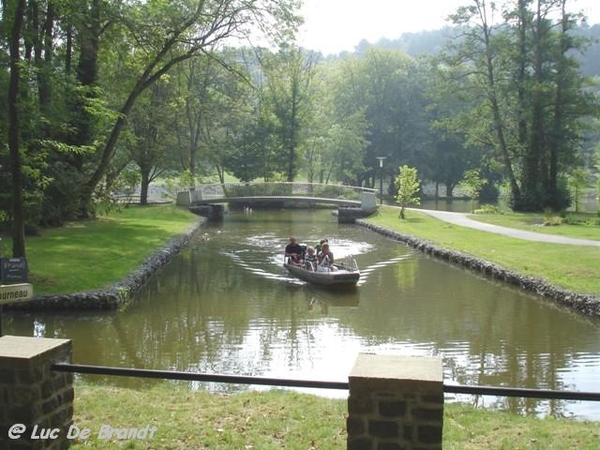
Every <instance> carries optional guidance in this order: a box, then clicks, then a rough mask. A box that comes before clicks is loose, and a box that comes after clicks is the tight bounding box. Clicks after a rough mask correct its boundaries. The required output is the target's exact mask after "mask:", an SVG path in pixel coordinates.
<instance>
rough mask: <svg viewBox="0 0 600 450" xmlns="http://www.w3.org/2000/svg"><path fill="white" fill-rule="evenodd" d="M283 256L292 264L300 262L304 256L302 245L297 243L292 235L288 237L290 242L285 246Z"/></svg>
mask: <svg viewBox="0 0 600 450" xmlns="http://www.w3.org/2000/svg"><path fill="white" fill-rule="evenodd" d="M285 256H286V258H289V260H290V262H292V263H294V264H300V262H301V261H302V258H303V257H304V247H303V246H302V245H300V244H298V241H296V238H295V237H294V236H291V237H290V243H289V244H288V245H286V246H285Z"/></svg>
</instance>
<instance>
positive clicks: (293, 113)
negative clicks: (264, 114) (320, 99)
mask: <svg viewBox="0 0 600 450" xmlns="http://www.w3.org/2000/svg"><path fill="white" fill-rule="evenodd" d="M266 56H267V57H263V58H261V65H262V67H263V70H264V73H265V87H266V91H265V92H266V95H267V101H268V103H269V105H270V107H271V108H272V112H273V116H274V117H276V118H277V128H276V134H277V137H278V140H279V145H280V146H281V149H282V151H283V153H284V154H285V155H286V157H285V161H286V162H287V167H286V170H285V173H286V179H287V181H294V178H295V176H296V174H297V173H298V169H299V148H300V145H301V143H302V130H303V128H304V126H305V125H306V123H307V121H308V120H309V116H310V111H311V106H312V105H311V102H312V101H313V99H314V94H313V92H314V84H315V83H314V78H315V74H316V64H317V55H316V54H315V53H311V52H305V51H304V50H302V49H300V48H297V47H293V46H292V47H289V46H284V47H283V48H282V49H281V50H280V51H279V52H278V53H277V54H275V55H270V54H267V55H266Z"/></svg>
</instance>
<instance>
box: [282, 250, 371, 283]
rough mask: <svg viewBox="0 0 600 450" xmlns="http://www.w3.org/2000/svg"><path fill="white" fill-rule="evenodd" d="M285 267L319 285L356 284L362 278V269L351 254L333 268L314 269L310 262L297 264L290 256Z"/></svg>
mask: <svg viewBox="0 0 600 450" xmlns="http://www.w3.org/2000/svg"><path fill="white" fill-rule="evenodd" d="M283 267H284V268H285V269H286V270H287V271H288V272H289V273H290V274H292V275H293V276H295V277H296V278H299V279H301V280H303V281H306V282H308V283H312V284H316V285H319V286H355V285H356V283H358V280H359V278H360V270H358V266H357V264H356V261H355V260H354V258H352V257H351V256H347V257H346V259H345V262H344V264H333V267H334V268H335V269H333V270H332V269H331V268H327V267H326V268H323V269H324V270H323V271H321V270H313V269H312V268H310V264H304V263H300V264H295V263H292V262H291V261H289V259H288V258H286V259H285V260H284V262H283Z"/></svg>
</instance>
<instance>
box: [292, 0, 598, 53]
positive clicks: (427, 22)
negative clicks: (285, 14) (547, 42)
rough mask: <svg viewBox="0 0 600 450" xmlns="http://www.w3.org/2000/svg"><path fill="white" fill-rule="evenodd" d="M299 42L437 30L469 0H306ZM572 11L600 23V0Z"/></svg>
mask: <svg viewBox="0 0 600 450" xmlns="http://www.w3.org/2000/svg"><path fill="white" fill-rule="evenodd" d="M303 2H304V5H303V7H302V9H301V14H302V15H303V16H304V20H305V24H304V25H303V26H302V27H301V29H300V34H299V44H300V45H301V46H302V47H305V48H308V49H311V50H318V51H321V52H322V53H323V54H324V55H329V54H337V53H339V52H341V51H349V52H352V51H354V48H355V47H356V46H357V45H358V43H359V42H360V41H361V40H363V39H366V40H367V41H369V42H370V43H375V42H377V41H378V40H379V39H380V38H382V37H386V38H388V39H396V38H399V37H400V36H401V35H402V33H406V32H417V31H423V30H435V29H439V28H442V27H443V26H445V25H450V22H447V21H446V20H445V19H446V18H447V17H448V15H450V14H451V13H453V12H455V11H456V9H457V8H458V7H459V6H461V5H467V4H469V0H303ZM569 5H570V6H569ZM567 6H568V9H569V11H572V12H577V11H583V12H584V13H585V14H586V16H587V17H588V19H589V20H588V23H589V24H595V23H600V0H570V1H568V2H567Z"/></svg>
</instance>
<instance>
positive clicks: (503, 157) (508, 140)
mask: <svg viewBox="0 0 600 450" xmlns="http://www.w3.org/2000/svg"><path fill="white" fill-rule="evenodd" d="M565 4H566V1H565V0H562V1H556V0H536V1H533V0H520V1H518V2H517V3H516V5H515V4H514V2H505V3H504V9H503V10H501V9H499V8H496V4H494V3H491V5H488V3H486V1H485V0H472V1H471V4H470V6H465V7H461V8H459V9H458V11H457V13H456V14H455V15H454V16H453V19H454V21H455V23H456V24H459V25H460V26H461V27H462V29H463V30H464V32H463V34H462V36H461V39H460V40H459V41H457V44H456V45H454V46H452V47H450V49H449V50H450V51H449V52H448V53H446V55H445V57H444V59H443V61H444V66H445V68H447V69H448V70H446V74H449V76H448V77H447V78H446V79H445V81H446V82H447V84H448V86H452V87H454V88H456V87H457V86H460V87H461V88H466V89H463V91H462V92H463V93H464V99H465V106H466V109H465V110H464V112H463V114H461V115H458V116H457V117H456V119H453V120H450V122H454V123H455V124H456V123H458V122H459V120H460V123H461V124H462V126H463V127H464V130H465V131H466V133H467V136H468V139H469V141H468V142H469V143H471V144H476V143H479V144H481V143H485V145H490V146H491V147H492V148H493V149H494V150H495V152H496V155H497V156H498V157H499V159H500V161H501V162H502V164H503V166H504V174H505V177H506V180H507V181H508V184H509V186H510V191H511V194H512V204H513V207H514V208H515V209H518V210H541V209H543V208H545V207H550V208H554V209H562V208H564V207H565V206H566V202H565V199H566V195H565V192H564V190H561V189H560V186H559V185H560V173H561V172H562V173H567V172H568V169H569V167H570V166H572V165H573V164H574V163H575V159H574V155H575V154H576V152H577V143H578V141H579V140H581V139H582V134H581V132H580V131H581V127H580V122H581V119H582V118H584V117H585V116H587V115H589V114H591V113H592V111H593V109H592V107H591V105H592V102H591V99H590V97H589V95H588V94H586V93H585V92H584V91H583V89H582V86H583V77H582V76H581V74H580V72H579V70H578V63H577V61H576V59H575V58H574V56H573V54H574V53H576V52H578V51H581V50H582V48H583V47H582V42H581V41H579V40H578V39H576V38H575V37H574V36H573V35H572V34H571V33H570V31H571V28H572V26H573V24H574V23H575V22H574V20H575V18H576V17H575V16H573V15H570V14H568V13H567V12H566V9H565ZM500 13H502V15H500Z"/></svg>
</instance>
